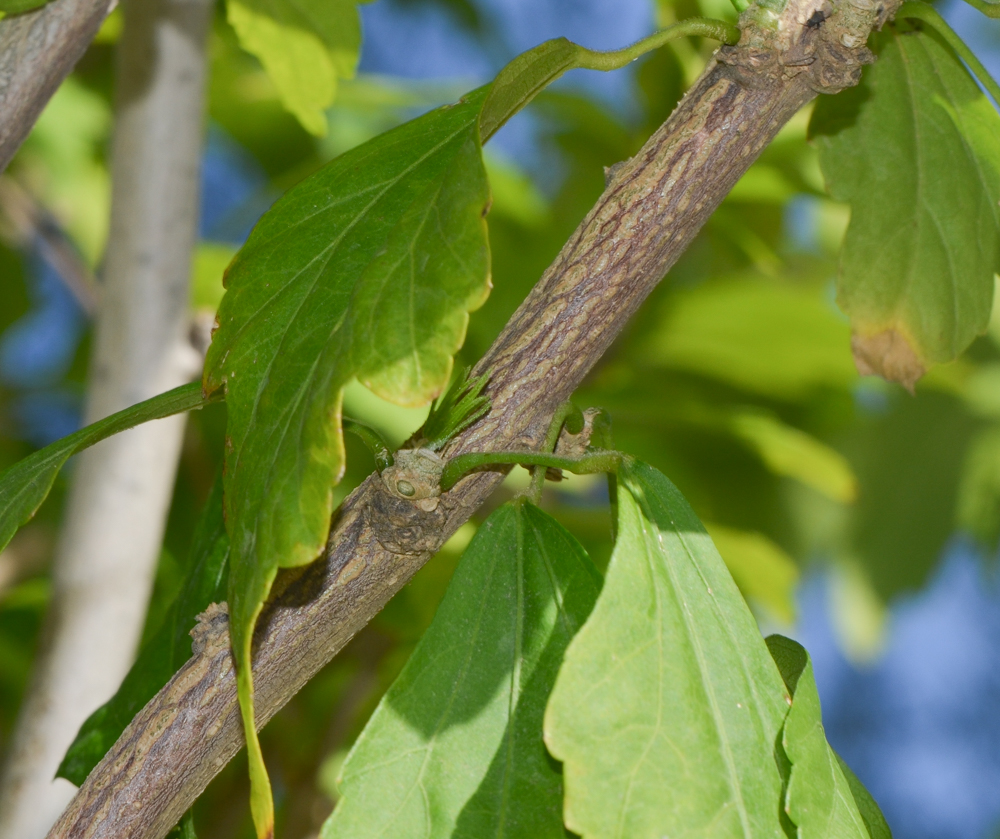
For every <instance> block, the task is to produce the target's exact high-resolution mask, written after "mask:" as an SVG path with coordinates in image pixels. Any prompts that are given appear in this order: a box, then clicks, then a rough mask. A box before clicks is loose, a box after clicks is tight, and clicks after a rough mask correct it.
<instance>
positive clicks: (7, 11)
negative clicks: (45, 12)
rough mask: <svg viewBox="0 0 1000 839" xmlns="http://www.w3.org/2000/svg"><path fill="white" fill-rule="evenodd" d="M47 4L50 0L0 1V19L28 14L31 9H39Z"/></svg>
mask: <svg viewBox="0 0 1000 839" xmlns="http://www.w3.org/2000/svg"><path fill="white" fill-rule="evenodd" d="M48 2H50V0H0V17H3V16H6V15H19V14H22V13H23V12H30V11H31V10H32V9H39V8H41V7H42V6H44V5H45V4H46V3H48Z"/></svg>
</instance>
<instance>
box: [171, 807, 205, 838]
mask: <svg viewBox="0 0 1000 839" xmlns="http://www.w3.org/2000/svg"><path fill="white" fill-rule="evenodd" d="M166 839H198V834H197V833H195V831H194V811H193V810H188V811H187V812H186V813H185V814H184V815H183V817H182V818H181V820H180V821H179V822H177V824H175V825H174V826H173V827H172V828H171V829H170V832H169V833H168V834H167V837H166Z"/></svg>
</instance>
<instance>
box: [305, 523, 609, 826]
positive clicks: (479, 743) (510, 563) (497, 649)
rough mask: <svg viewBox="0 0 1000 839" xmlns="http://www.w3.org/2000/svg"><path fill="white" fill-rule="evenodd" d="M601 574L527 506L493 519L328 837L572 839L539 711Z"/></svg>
mask: <svg viewBox="0 0 1000 839" xmlns="http://www.w3.org/2000/svg"><path fill="white" fill-rule="evenodd" d="M599 590H600V576H599V575H598V573H597V571H596V570H595V569H594V567H593V565H592V564H591V563H590V560H589V559H588V558H587V555H586V554H585V553H584V551H583V548H581V547H580V545H579V543H578V542H577V541H576V540H575V539H574V538H573V537H572V536H571V535H570V534H569V533H568V532H567V531H566V530H564V529H563V528H562V527H561V526H560V525H559V524H558V523H557V522H555V521H554V520H553V519H552V518H550V517H549V516H548V515H546V514H545V513H543V512H541V511H540V510H538V509H537V508H535V507H533V506H531V505H530V504H525V503H515V504H512V505H506V506H504V507H501V508H500V509H498V510H497V511H496V512H494V513H493V514H492V515H491V516H490V517H489V518H488V519H487V520H486V522H484V523H483V524H482V525H481V526H480V528H479V530H478V531H477V532H476V535H475V537H473V540H472V542H471V543H470V545H469V547H468V548H467V549H466V551H465V555H464V556H463V557H462V560H461V562H460V563H459V565H458V568H457V569H456V571H455V574H454V576H453V577H452V581H451V584H450V585H449V587H448V591H447V594H446V595H445V597H444V600H443V601H442V602H441V605H440V607H439V608H438V611H437V614H436V615H435V617H434V621H433V622H432V624H431V625H430V627H429V628H428V630H427V632H426V634H425V635H424V637H423V639H422V640H421V642H420V643H419V644H418V645H417V648H416V649H415V650H414V652H413V655H412V656H411V657H410V660H409V661H408V662H407V664H406V667H405V668H404V669H403V672H402V673H401V674H400V675H399V678H398V679H397V680H396V681H395V683H394V684H393V685H392V687H391V688H389V691H388V693H386V695H385V697H384V698H383V699H382V702H381V703H380V704H379V707H378V710H376V712H375V714H374V715H373V716H372V719H371V721H370V722H369V723H368V725H367V726H366V728H365V730H364V732H363V733H362V734H361V737H360V738H359V740H358V741H357V744H356V745H355V747H354V749H353V750H352V752H351V754H350V755H349V757H348V759H347V761H346V763H345V764H344V767H343V770H342V780H341V781H340V782H339V784H338V790H339V792H340V794H341V795H342V796H343V797H342V798H341V800H340V802H339V803H338V805H337V808H336V809H335V810H334V814H333V816H332V817H331V818H330V820H329V821H328V822H327V823H326V825H325V826H324V827H323V832H322V836H323V837H324V839H341V837H343V839H347V837H358V839H360V838H361V837H371V836H390V835H391V836H393V837H397V839H406V837H427V836H449V837H464V838H465V839H480V838H481V837H484V836H498V837H504V836H509V837H518V839H519V838H520V837H527V836H531V837H539V838H540V839H541V838H542V837H560V839H561V837H563V836H564V835H565V833H564V830H563V825H562V813H561V809H562V783H561V778H560V776H559V773H558V772H557V771H556V769H555V767H554V766H553V764H552V762H551V760H550V759H549V757H548V755H547V754H546V753H545V746H544V744H543V742H542V716H543V713H544V709H545V703H546V701H547V699H548V695H549V692H550V690H551V687H552V683H553V681H554V680H555V677H556V672H557V671H558V669H559V665H560V664H561V662H562V657H563V652H564V651H565V649H566V645H567V644H568V643H569V641H570V639H571V638H572V637H573V634H574V633H575V632H576V630H577V629H578V628H579V627H580V626H581V625H582V624H583V622H584V621H585V620H586V618H587V615H588V614H589V613H590V610H591V608H592V607H593V605H594V601H595V600H596V598H597V594H598V591H599Z"/></svg>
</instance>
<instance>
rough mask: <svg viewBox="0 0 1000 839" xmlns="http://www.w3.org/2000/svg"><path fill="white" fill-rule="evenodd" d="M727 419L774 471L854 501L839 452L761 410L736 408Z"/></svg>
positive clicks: (852, 486)
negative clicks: (736, 410)
mask: <svg viewBox="0 0 1000 839" xmlns="http://www.w3.org/2000/svg"><path fill="white" fill-rule="evenodd" d="M730 422H731V427H732V429H733V431H734V432H735V433H736V435H737V436H738V437H740V438H742V439H743V440H744V441H746V442H747V443H748V444H750V445H751V446H752V447H753V448H754V449H755V450H756V451H757V453H758V454H759V455H760V458H761V460H763V461H764V463H766V464H767V466H768V468H769V469H770V470H771V471H772V472H774V473H775V474H776V475H785V476H787V477H789V478H795V479H797V480H799V481H801V482H802V483H804V484H805V485H806V486H810V487H812V488H813V489H815V490H816V491H817V492H821V493H823V494H824V495H826V496H827V497H828V498H831V499H833V500H834V501H840V502H841V503H845V504H846V503H850V502H851V501H854V499H855V497H856V496H857V492H858V488H857V480H856V479H855V477H854V472H853V471H851V466H850V464H849V463H848V462H847V459H846V458H845V457H844V456H843V455H842V454H841V453H840V452H838V451H835V450H834V449H831V448H830V447H829V446H827V445H825V444H824V443H821V442H820V441H819V440H817V439H816V438H815V437H813V436H811V435H809V434H806V433H805V432H804V431H800V430H799V429H797V428H793V427H792V426H790V425H785V423H783V422H781V421H780V420H778V419H777V418H775V417H772V416H769V415H767V414H764V413H756V412H751V411H740V412H738V413H736V414H735V415H734V416H733V418H732V419H731V421H730Z"/></svg>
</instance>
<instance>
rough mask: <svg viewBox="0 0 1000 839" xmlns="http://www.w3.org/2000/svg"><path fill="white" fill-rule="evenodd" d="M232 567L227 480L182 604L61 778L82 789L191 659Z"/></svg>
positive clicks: (201, 528) (71, 753) (200, 532)
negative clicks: (225, 515) (204, 617)
mask: <svg viewBox="0 0 1000 839" xmlns="http://www.w3.org/2000/svg"><path fill="white" fill-rule="evenodd" d="M228 567H229V538H228V537H227V536H226V529H225V523H224V522H223V520H222V481H221V480H217V481H216V482H215V486H214V487H213V488H212V492H211V494H210V495H209V497H208V500H207V501H206V502H205V509H204V511H203V512H202V515H201V519H200V520H199V522H198V526H197V529H196V530H195V534H194V541H193V543H192V545H191V554H190V560H189V567H188V572H187V575H186V576H185V579H184V583H183V584H182V586H181V590H180V592H179V593H178V595H177V599H176V600H175V601H174V603H173V605H172V606H171V607H170V610H169V611H168V613H167V616H166V618H165V619H164V622H163V624H162V625H161V626H160V628H159V629H158V630H157V632H156V634H155V635H154V636H153V637H152V638H151V639H150V640H149V642H148V643H147V644H146V645H145V646H144V647H143V648H142V650H141V652H140V653H139V656H138V658H137V659H136V662H135V664H133V665H132V668H131V669H130V670H129V672H128V674H127V675H126V676H125V679H124V680H123V681H122V684H121V687H120V688H118V691H117V692H116V693H115V695H114V696H113V697H112V698H111V699H109V700H108V701H107V702H106V703H105V704H104V705H102V706H101V707H100V708H98V709H97V710H96V711H94V713H93V714H91V715H90V716H89V717H88V718H87V720H86V721H85V722H84V723H83V725H82V726H81V727H80V731H79V733H78V734H77V735H76V738H75V739H74V740H73V743H72V744H71V745H70V747H69V750H68V751H67V752H66V756H65V757H64V758H63V761H62V764H61V765H60V766H59V770H58V772H57V773H56V774H57V775H58V776H59V777H61V778H65V779H66V780H68V781H70V782H71V783H74V784H76V785H77V786H80V785H81V784H82V783H83V782H84V780H85V779H86V777H87V775H88V774H90V771H91V770H92V769H93V768H94V767H95V766H96V765H97V764H98V762H99V761H100V760H101V758H102V757H104V755H105V754H106V753H107V751H108V749H110V748H111V747H112V746H113V745H114V743H115V741H116V740H117V739H118V737H119V736H120V735H121V733H122V732H123V731H124V730H125V728H126V726H128V724H129V723H130V722H131V721H132V718H133V717H134V716H135V715H136V714H137V713H138V712H139V711H140V710H141V709H142V707H143V706H144V705H145V704H146V703H147V702H148V701H149V700H150V699H152V698H153V696H155V695H156V693H157V691H158V690H159V689H160V688H162V687H163V686H164V685H165V684H166V683H167V682H168V681H169V680H170V677H171V676H173V675H174V673H176V672H177V670H178V669H179V668H180V666H181V665H182V664H184V662H186V661H187V660H188V659H189V658H191V637H190V634H189V633H190V631H191V627H193V626H194V624H195V622H196V620H197V617H198V615H199V614H201V613H202V612H204V611H205V609H207V608H208V606H209V604H211V603H214V602H221V601H222V600H224V599H225V596H226V577H227V571H228Z"/></svg>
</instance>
